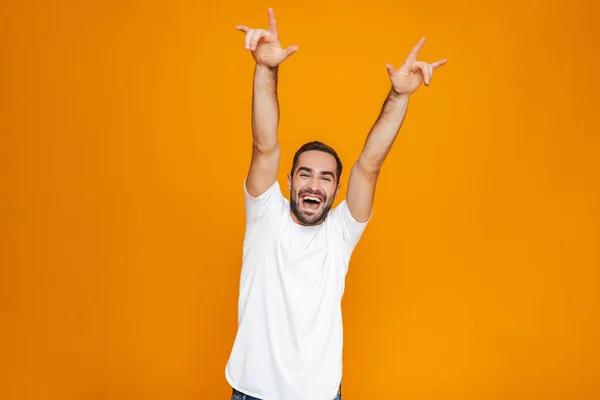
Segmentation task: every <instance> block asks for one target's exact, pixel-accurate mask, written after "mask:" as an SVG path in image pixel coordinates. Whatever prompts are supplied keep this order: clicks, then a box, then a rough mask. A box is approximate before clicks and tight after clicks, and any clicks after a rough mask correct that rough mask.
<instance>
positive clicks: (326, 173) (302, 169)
mask: <svg viewBox="0 0 600 400" xmlns="http://www.w3.org/2000/svg"><path fill="white" fill-rule="evenodd" d="M300 171H306V172H310V173H311V174H313V173H314V172H315V171H314V170H313V169H311V168H308V167H298V172H300ZM321 175H331V177H333V178H334V179H335V174H334V173H333V172H331V171H321Z"/></svg>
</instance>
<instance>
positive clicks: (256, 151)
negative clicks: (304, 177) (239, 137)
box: [246, 64, 281, 197]
mask: <svg viewBox="0 0 600 400" xmlns="http://www.w3.org/2000/svg"><path fill="white" fill-rule="evenodd" d="M277 73H278V67H274V68H272V67H268V66H266V65H261V64H256V67H255V70H254V88H253V92H252V161H251V162H250V170H249V171H248V176H247V178H246V190H247V191H248V194H249V195H250V196H252V197H258V196H260V195H261V194H263V193H264V192H265V191H266V190H267V189H268V188H269V187H271V186H272V185H273V183H275V180H276V179H277V171H278V169H279V159H280V153H281V151H280V148H279V141H278V133H277V129H278V125H279V104H278V99H277Z"/></svg>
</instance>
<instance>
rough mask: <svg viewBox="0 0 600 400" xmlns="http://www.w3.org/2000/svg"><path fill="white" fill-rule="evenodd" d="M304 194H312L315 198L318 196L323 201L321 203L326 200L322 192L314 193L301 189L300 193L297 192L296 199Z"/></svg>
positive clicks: (313, 191) (310, 190)
mask: <svg viewBox="0 0 600 400" xmlns="http://www.w3.org/2000/svg"><path fill="white" fill-rule="evenodd" d="M305 194H312V195H315V196H319V197H320V198H322V199H323V201H325V200H327V195H326V194H325V193H324V192H321V191H315V190H312V189H302V190H301V191H299V192H298V197H302V196H304V195H305Z"/></svg>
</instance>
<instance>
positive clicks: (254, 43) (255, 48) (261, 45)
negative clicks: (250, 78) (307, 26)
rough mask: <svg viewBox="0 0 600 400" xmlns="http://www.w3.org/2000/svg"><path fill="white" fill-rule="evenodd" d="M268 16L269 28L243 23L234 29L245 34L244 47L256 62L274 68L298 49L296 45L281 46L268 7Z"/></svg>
mask: <svg viewBox="0 0 600 400" xmlns="http://www.w3.org/2000/svg"><path fill="white" fill-rule="evenodd" d="M268 16H269V30H264V29H250V28H248V27H247V26H244V25H238V26H237V27H236V29H237V30H238V31H241V32H244V33H245V34H246V40H245V42H244V47H245V48H246V50H250V51H251V52H252V57H254V60H255V61H256V63H257V64H262V65H266V66H268V67H272V68H274V67H276V66H278V65H279V64H280V63H281V62H283V61H285V60H287V58H288V57H289V56H291V55H292V54H294V53H295V52H296V51H297V50H298V46H289V47H288V48H287V49H283V48H281V45H280V44H279V36H278V34H277V21H275V13H274V12H273V9H271V8H269V11H268Z"/></svg>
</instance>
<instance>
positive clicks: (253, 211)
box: [244, 180, 284, 225]
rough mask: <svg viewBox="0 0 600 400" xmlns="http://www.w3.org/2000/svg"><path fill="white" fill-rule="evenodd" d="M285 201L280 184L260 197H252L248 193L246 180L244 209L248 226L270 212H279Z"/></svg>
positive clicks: (276, 183) (276, 184)
mask: <svg viewBox="0 0 600 400" xmlns="http://www.w3.org/2000/svg"><path fill="white" fill-rule="evenodd" d="M283 200H284V197H283V193H281V188H280V187H279V182H278V181H277V180H275V182H273V184H272V185H271V186H270V187H269V188H268V189H267V190H266V191H265V192H264V193H263V194H261V195H260V196H258V197H252V196H251V195H250V193H248V188H247V187H246V180H244V208H245V211H246V224H247V225H250V224H252V223H254V222H257V221H258V220H260V219H261V218H264V217H265V215H267V214H268V213H270V212H278V211H279V210H280V206H281V205H282V203H283Z"/></svg>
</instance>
